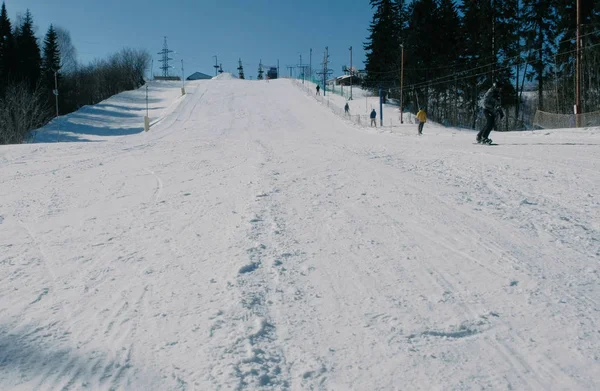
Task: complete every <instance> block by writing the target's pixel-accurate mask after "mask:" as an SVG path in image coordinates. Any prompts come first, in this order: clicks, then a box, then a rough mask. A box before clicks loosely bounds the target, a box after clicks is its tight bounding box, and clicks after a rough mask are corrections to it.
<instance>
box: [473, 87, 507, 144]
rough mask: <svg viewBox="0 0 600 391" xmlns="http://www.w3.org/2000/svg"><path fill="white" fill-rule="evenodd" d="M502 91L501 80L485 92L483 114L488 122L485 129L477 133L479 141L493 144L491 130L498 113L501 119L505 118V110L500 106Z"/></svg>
mask: <svg viewBox="0 0 600 391" xmlns="http://www.w3.org/2000/svg"><path fill="white" fill-rule="evenodd" d="M501 91H502V83H501V82H500V81H497V82H495V83H494V84H492V87H490V89H489V90H488V91H487V92H486V93H485V95H484V97H483V114H484V115H485V119H486V123H485V126H484V127H483V129H481V130H480V131H479V133H477V143H483V144H491V143H492V140H491V139H490V138H489V135H490V132H491V131H492V129H493V128H494V124H495V122H496V115H498V116H499V117H500V119H502V118H504V112H503V111H502V107H501V106H500V92H501Z"/></svg>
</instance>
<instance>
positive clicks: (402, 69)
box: [400, 44, 404, 124]
mask: <svg viewBox="0 0 600 391" xmlns="http://www.w3.org/2000/svg"><path fill="white" fill-rule="evenodd" d="M400 48H401V49H402V55H401V57H402V58H401V60H400V123H401V124H403V123H404V116H403V106H404V105H403V98H404V94H403V90H404V44H400Z"/></svg>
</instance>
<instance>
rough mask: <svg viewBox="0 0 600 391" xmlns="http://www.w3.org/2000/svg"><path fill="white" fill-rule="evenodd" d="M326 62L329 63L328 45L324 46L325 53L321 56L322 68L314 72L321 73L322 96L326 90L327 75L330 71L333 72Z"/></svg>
mask: <svg viewBox="0 0 600 391" xmlns="http://www.w3.org/2000/svg"><path fill="white" fill-rule="evenodd" d="M328 63H329V47H328V46H327V47H325V54H324V57H323V70H322V71H320V72H316V74H317V75H319V76H320V75H323V96H325V94H326V90H327V76H329V75H330V74H331V73H333V70H331V69H329V68H328V67H327V65H328ZM317 84H318V83H317Z"/></svg>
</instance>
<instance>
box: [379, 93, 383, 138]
mask: <svg viewBox="0 0 600 391" xmlns="http://www.w3.org/2000/svg"><path fill="white" fill-rule="evenodd" d="M379 125H380V126H381V127H382V128H383V89H382V88H381V87H379Z"/></svg>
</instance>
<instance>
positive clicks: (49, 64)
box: [42, 25, 60, 104]
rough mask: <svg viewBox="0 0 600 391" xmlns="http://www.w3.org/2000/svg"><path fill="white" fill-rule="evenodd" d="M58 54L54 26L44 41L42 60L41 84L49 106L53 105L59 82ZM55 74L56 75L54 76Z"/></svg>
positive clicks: (51, 26)
mask: <svg viewBox="0 0 600 391" xmlns="http://www.w3.org/2000/svg"><path fill="white" fill-rule="evenodd" d="M59 71H60V52H59V50H58V36H57V34H56V31H55V30H54V26H53V25H50V28H49V29H48V32H47V33H46V38H45V39H44V56H43V58H42V82H43V84H44V87H45V88H46V90H47V91H48V100H49V103H50V104H54V103H55V99H56V98H55V96H54V93H53V91H54V89H55V85H56V83H58V82H59V80H60V74H59ZM55 73H56V74H55Z"/></svg>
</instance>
